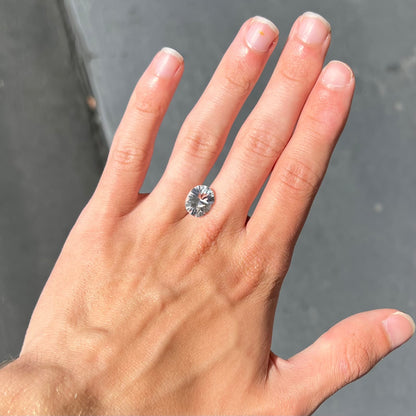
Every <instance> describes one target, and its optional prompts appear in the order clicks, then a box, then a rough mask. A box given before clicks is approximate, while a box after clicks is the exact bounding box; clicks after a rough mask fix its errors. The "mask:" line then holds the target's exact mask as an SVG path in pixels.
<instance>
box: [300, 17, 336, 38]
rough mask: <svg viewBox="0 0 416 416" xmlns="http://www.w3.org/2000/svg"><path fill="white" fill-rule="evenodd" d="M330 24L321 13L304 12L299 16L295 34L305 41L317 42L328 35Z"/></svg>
mask: <svg viewBox="0 0 416 416" xmlns="http://www.w3.org/2000/svg"><path fill="white" fill-rule="evenodd" d="M330 32H331V25H330V24H329V23H328V21H327V20H326V19H324V18H323V17H322V16H321V15H319V14H317V13H312V12H306V13H304V14H303V15H302V16H301V17H300V21H299V26H298V29H297V36H298V37H299V38H300V39H301V40H302V41H303V42H305V43H309V44H319V43H323V41H324V40H325V39H326V38H327V37H328V34H329V33H330Z"/></svg>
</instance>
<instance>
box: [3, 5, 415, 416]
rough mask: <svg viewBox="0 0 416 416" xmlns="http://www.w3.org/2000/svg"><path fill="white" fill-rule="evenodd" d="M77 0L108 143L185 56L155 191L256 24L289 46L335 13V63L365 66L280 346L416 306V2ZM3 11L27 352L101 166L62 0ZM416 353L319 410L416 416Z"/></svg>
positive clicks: (6, 129) (9, 326)
mask: <svg viewBox="0 0 416 416" xmlns="http://www.w3.org/2000/svg"><path fill="white" fill-rule="evenodd" d="M64 2H65V6H66V10H67V13H68V16H69V19H70V22H71V24H72V27H73V30H74V33H75V35H76V39H77V47H78V49H79V51H80V56H81V57H82V58H83V60H84V64H85V66H86V68H87V72H88V74H89V81H90V84H91V87H92V89H93V93H94V95H95V97H96V99H97V103H98V114H99V117H100V120H101V123H102V127H103V131H104V134H105V137H106V138H107V140H108V142H110V141H111V137H112V134H113V132H114V131H115V128H116V126H117V124H118V122H119V119H120V117H121V114H122V112H123V110H124V107H125V104H126V102H127V100H128V97H129V94H130V92H131V90H132V88H133V86H134V84H135V82H136V81H137V78H138V77H139V76H140V74H141V73H142V71H143V70H144V69H145V67H146V66H147V64H148V62H149V61H150V60H151V58H152V56H153V55H154V53H156V51H157V50H158V49H160V48H161V47H163V46H171V47H174V48H176V49H178V50H179V51H180V52H181V53H182V54H183V55H184V57H185V61H186V69H185V73H184V76H183V80H182V82H181V85H180V86H179V89H178V92H177V94H176V96H175V99H174V101H173V103H172V105H171V107H170V109H169V112H168V114H167V117H166V119H165V122H164V123H163V125H162V128H161V131H160V135H159V139H158V141H157V143H156V146H155V156H154V159H153V162H152V165H151V168H150V172H149V176H148V178H147V181H146V184H145V188H146V189H145V190H146V191H150V190H151V189H152V187H153V186H154V185H155V183H156V182H157V181H158V179H159V177H160V175H161V172H162V170H163V168H164V166H165V164H166V162H167V159H168V156H169V153H170V150H171V148H172V146H173V143H174V139H175V136H176V134H177V131H178V129H179V127H180V125H181V123H182V121H183V119H184V118H185V116H186V114H187V112H188V111H189V110H190V109H191V108H192V106H193V104H194V103H195V102H196V100H197V99H198V97H199V95H200V94H201V92H202V91H203V89H204V87H205V85H206V83H207V81H208V80H209V77H210V76H211V74H212V72H213V70H214V68H215V67H216V65H217V63H218V61H219V60H220V57H221V55H222V54H223V52H224V51H225V49H226V48H227V45H228V44H229V42H230V41H231V39H232V37H233V36H234V34H235V33H236V31H237V30H238V27H239V26H240V24H241V23H242V22H243V21H244V20H245V19H247V18H248V17H250V16H252V15H256V14H259V15H264V16H266V17H268V18H270V19H272V20H273V21H274V22H275V23H276V24H277V25H278V26H279V28H280V32H281V44H282V45H283V44H284V39H285V37H286V36H287V34H288V33H289V29H290V25H291V23H292V22H293V21H294V19H295V18H296V17H297V16H298V15H299V14H301V13H302V12H303V11H305V10H313V11H316V12H319V13H321V14H323V15H324V16H325V17H326V18H327V19H328V20H329V21H330V22H331V24H332V26H333V44H332V45H333V46H332V47H331V50H330V53H329V57H328V59H343V60H345V61H346V62H348V63H349V64H350V65H351V66H352V67H353V69H354V70H355V72H356V76H357V92H356V96H355V100H354V103H353V108H352V111H351V116H350V121H349V123H348V125H347V128H346V130H345V132H344V134H343V137H342V139H341V141H340V143H339V145H338V147H337V149H336V152H335V155H334V158H333V160H332V162H331V165H330V168H329V170H328V174H327V177H326V179H325V181H324V183H323V185H322V189H321V191H320V193H319V195H318V198H317V200H316V203H315V204H314V207H313V209H312V211H311V215H310V218H309V220H308V222H307V224H306V226H305V229H304V232H303V233H302V236H301V238H300V241H299V244H298V246H297V249H296V252H295V256H294V259H293V264H292V268H291V270H290V272H289V275H288V276H287V280H286V282H285V284H284V287H283V291H282V294H281V300H280V303H279V306H278V311H277V317H276V321H275V336H274V338H273V349H274V351H275V352H276V353H278V354H280V355H282V356H283V357H288V356H290V355H292V354H294V353H295V352H297V351H299V350H300V349H302V348H304V347H305V346H307V345H308V344H310V343H311V342H313V341H314V340H315V339H316V338H317V337H318V336H319V335H320V334H321V333H322V332H324V331H325V330H326V329H327V328H328V327H330V326H331V325H333V324H334V323H335V322H337V321H339V320H340V319H342V318H344V317H346V316H348V315H350V314H353V313H356V312H359V311H363V310H368V309H372V308H379V307H396V308H398V309H401V310H404V311H405V312H408V313H410V314H412V315H413V316H414V317H415V316H416V300H415V295H416V209H415V208H416V192H415V189H416V166H415V163H414V160H415V155H416V121H415V120H416V111H415V108H416V43H415V31H414V21H415V20H416V5H415V2H414V0H339V1H334V0H292V1H290V2H289V1H286V0H256V1H254V0H235V1H231V0H229V1H225V0H211V1H206V0H192V1H191V0H123V1H122V2H117V5H116V2H114V1H111V0H64ZM0 9H1V10H0V31H1V38H0V53H1V54H2V55H1V56H0V97H1V101H0V103H1V104H0V105H1V110H2V111H1V112H0V114H1V115H0V117H1V118H0V128H1V130H0V131H1V145H2V152H1V153H0V158H1V159H0V168H1V169H2V173H1V175H0V186H1V192H2V198H1V205H0V210H1V219H0V221H1V222H0V232H1V234H0V245H1V246H0V248H1V251H0V256H2V257H1V264H0V289H1V294H0V296H1V298H0V300H1V301H0V308H1V309H0V313H1V319H0V337H1V338H0V340H1V342H0V348H1V350H0V353H1V356H0V359H2V358H6V357H7V356H8V355H14V354H16V351H18V346H19V343H20V342H21V339H22V336H23V331H24V328H25V326H26V323H27V320H28V317H29V315H30V311H31V310H32V308H33V305H34V302H35V300H36V298H37V296H38V294H39V291H40V289H41V287H42V285H43V283H44V281H45V279H46V278H47V275H48V271H49V270H50V268H51V265H52V264H53V262H54V260H55V258H56V255H57V253H58V251H59V248H60V246H61V245H62V242H63V240H64V238H65V235H66V233H67V232H68V230H69V227H70V226H71V224H72V223H73V221H74V219H75V217H76V214H77V213H78V212H79V210H80V209H81V207H82V205H83V203H84V202H85V201H86V199H87V198H88V196H89V194H90V193H91V191H92V188H93V187H94V184H95V182H96V180H97V178H98V174H99V170H100V169H99V165H98V161H97V158H96V154H95V153H94V145H93V144H92V141H91V140H90V137H89V131H88V120H87V110H86V108H85V105H84V97H83V95H82V93H81V90H80V88H79V86H78V84H77V80H76V79H75V75H74V72H73V71H72V69H71V65H70V62H69V52H68V49H67V44H66V42H65V34H64V32H63V29H62V25H61V22H60V20H59V16H58V13H57V10H56V7H55V6H54V2H53V1H52V0H50V1H41V0H39V1H34V0H33V1H31V0H25V1H19V2H16V1H13V0H9V1H4V0H0ZM280 50H281V46H280V47H279V48H278V50H277V51H276V53H275V54H274V56H273V57H272V58H271V60H270V64H269V65H268V66H267V68H266V70H265V73H264V76H263V77H262V78H261V79H260V81H259V83H258V86H257V88H256V89H255V91H254V92H253V94H252V95H251V97H250V98H249V100H248V102H247V105H246V106H245V107H244V108H243V111H242V112H241V116H240V117H239V119H238V120H237V122H236V125H235V128H234V129H233V131H232V132H231V135H230V141H229V143H228V145H227V146H226V148H225V150H224V152H223V154H222V155H221V157H220V159H219V161H218V163H217V165H216V167H215V168H214V170H213V172H212V174H211V175H210V177H209V178H208V180H207V182H209V181H210V180H211V179H212V178H213V177H214V175H215V172H216V171H217V170H218V168H219V166H220V165H221V163H222V161H223V160H224V157H225V155H226V153H227V150H228V149H229V146H230V144H231V142H232V137H233V136H234V135H235V133H236V131H237V129H238V126H239V125H240V124H241V122H242V120H243V119H244V117H245V116H246V115H247V114H248V112H249V111H250V108H251V107H252V106H253V105H254V103H255V102H256V99H257V98H258V97H259V95H260V93H261V91H262V89H263V88H264V86H265V84H266V82H267V79H268V76H269V75H270V73H271V71H272V69H273V66H274V64H275V62H276V60H277V56H278V53H279V51H280ZM3 54H4V55H3ZM415 357H416V341H415V340H412V341H411V342H410V343H408V344H407V345H405V346H403V347H401V348H400V349H399V350H397V351H395V352H394V353H393V354H392V355H391V356H389V357H388V358H386V359H385V360H383V361H382V362H381V363H380V364H379V365H378V366H377V367H376V369H375V370H373V371H372V372H371V373H370V374H369V375H367V376H365V377H364V378H363V379H361V380H360V381H358V382H356V383H354V384H352V385H350V386H348V387H347V388H345V389H344V390H342V391H341V392H339V393H337V394H336V395H335V396H333V397H332V398H331V399H330V400H329V401H327V402H326V403H325V404H324V405H323V406H322V407H321V408H320V409H319V410H318V412H317V414H319V415H321V416H323V415H361V414H369V415H390V414H397V415H408V414H413V412H414V409H415V408H416V397H415V395H414V390H415V386H416V360H415Z"/></svg>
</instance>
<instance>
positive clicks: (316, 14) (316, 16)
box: [302, 12, 331, 30]
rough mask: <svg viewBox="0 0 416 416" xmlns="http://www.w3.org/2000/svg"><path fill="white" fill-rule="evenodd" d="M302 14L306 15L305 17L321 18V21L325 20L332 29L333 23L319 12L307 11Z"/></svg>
mask: <svg viewBox="0 0 416 416" xmlns="http://www.w3.org/2000/svg"><path fill="white" fill-rule="evenodd" d="M302 16H305V17H312V18H314V19H319V20H320V21H321V22H323V23H324V24H325V25H326V26H328V27H329V29H330V30H331V25H330V23H329V22H328V20H326V19H325V17H323V16H321V15H320V14H318V13H314V12H305V13H303V15H302Z"/></svg>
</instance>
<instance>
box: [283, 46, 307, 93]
mask: <svg viewBox="0 0 416 416" xmlns="http://www.w3.org/2000/svg"><path fill="white" fill-rule="evenodd" d="M278 72H279V73H280V75H281V77H282V78H283V79H284V80H285V81H287V83H289V84H296V85H297V84H302V85H303V84H304V83H305V80H309V79H310V78H311V71H310V66H309V65H307V61H306V60H305V53H302V52H298V53H295V54H292V55H291V56H290V59H287V60H285V62H284V64H282V66H281V67H279V69H278Z"/></svg>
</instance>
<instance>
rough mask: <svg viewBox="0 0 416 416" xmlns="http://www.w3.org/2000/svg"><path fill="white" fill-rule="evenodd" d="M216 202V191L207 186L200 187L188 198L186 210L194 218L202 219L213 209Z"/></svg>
mask: <svg viewBox="0 0 416 416" xmlns="http://www.w3.org/2000/svg"><path fill="white" fill-rule="evenodd" d="M214 201H215V197H214V191H213V190H212V189H211V188H208V186H206V185H198V186H195V188H192V189H191V191H190V192H189V194H188V196H187V197H186V201H185V208H186V210H187V211H188V212H189V213H190V214H191V215H193V216H194V217H202V216H203V215H205V214H206V213H207V212H208V211H209V210H210V209H211V207H212V204H213V203H214Z"/></svg>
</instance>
